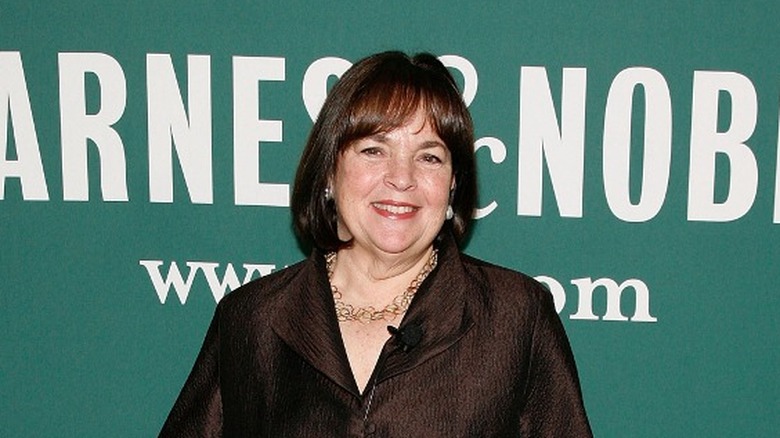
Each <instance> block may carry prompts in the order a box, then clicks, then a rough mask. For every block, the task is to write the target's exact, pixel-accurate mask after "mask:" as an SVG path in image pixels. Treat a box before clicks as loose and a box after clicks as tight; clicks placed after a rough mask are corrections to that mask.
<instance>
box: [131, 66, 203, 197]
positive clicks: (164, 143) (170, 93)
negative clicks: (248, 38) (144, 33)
mask: <svg viewBox="0 0 780 438" xmlns="http://www.w3.org/2000/svg"><path fill="white" fill-rule="evenodd" d="M210 62H211V61H210V58H209V57H208V56H195V55H190V56H187V103H188V106H189V118H188V117H187V111H185V109H184V104H183V103H182V98H181V93H180V92H179V85H178V83H177V81H176V73H175V72H174V70H173V63H172V62H171V56H170V55H163V54H149V55H147V56H146V78H147V81H148V85H147V87H148V93H147V101H148V121H149V123H148V129H149V198H150V200H151V201H152V202H173V157H172V155H173V147H172V146H173V143H175V144H176V154H177V156H178V157H179V163H180V164H181V171H182V174H183V175H184V181H185V183H186V185H187V190H188V191H189V194H190V199H191V200H192V202H194V203H196V204H211V203H213V199H214V198H213V188H212V169H211V166H212V164H211V162H212V160H211V64H210Z"/></svg>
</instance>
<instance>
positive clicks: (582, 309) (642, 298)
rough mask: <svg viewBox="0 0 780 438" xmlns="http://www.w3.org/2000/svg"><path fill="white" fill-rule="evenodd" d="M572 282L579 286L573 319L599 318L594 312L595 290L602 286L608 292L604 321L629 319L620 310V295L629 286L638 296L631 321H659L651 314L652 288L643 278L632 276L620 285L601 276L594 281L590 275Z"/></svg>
mask: <svg viewBox="0 0 780 438" xmlns="http://www.w3.org/2000/svg"><path fill="white" fill-rule="evenodd" d="M571 283H572V284H573V285H575V286H577V291H578V293H579V303H578V308H577V313H575V314H573V315H571V316H570V318H571V319H585V320H598V319H599V317H598V316H596V315H595V314H594V313H593V290H594V289H596V288H597V287H599V286H601V287H603V288H604V289H605V290H606V292H607V312H606V313H605V314H604V318H603V319H604V321H627V320H628V318H626V317H625V316H623V314H622V313H621V311H620V296H621V295H622V294H623V290H625V289H626V288H627V287H631V288H633V289H634V294H635V297H636V298H635V308H634V316H632V317H631V321H636V322H656V321H657V319H656V318H655V317H654V316H651V315H650V290H649V289H648V287H647V285H646V284H645V283H644V282H643V281H642V280H639V279H635V278H631V279H628V280H626V281H624V282H623V283H621V284H620V285H618V284H617V282H615V281H614V280H612V279H610V278H599V279H597V280H596V281H592V280H591V279H590V277H586V278H577V279H574V280H572V281H571Z"/></svg>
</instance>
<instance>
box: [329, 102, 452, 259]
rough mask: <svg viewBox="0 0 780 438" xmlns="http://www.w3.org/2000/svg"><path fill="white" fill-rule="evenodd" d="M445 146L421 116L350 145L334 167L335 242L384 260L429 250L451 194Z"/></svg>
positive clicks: (422, 114)
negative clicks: (387, 256)
mask: <svg viewBox="0 0 780 438" xmlns="http://www.w3.org/2000/svg"><path fill="white" fill-rule="evenodd" d="M454 182H455V180H454V178H453V173H452V160H451V157H450V152H449V150H448V149H447V146H446V145H445V144H444V141H442V139H441V138H439V136H438V134H436V132H435V131H434V130H433V129H432V127H431V126H430V125H429V124H428V123H427V121H426V118H425V115H424V113H423V112H422V111H421V110H419V111H418V112H417V113H416V114H415V116H414V117H413V118H412V119H411V120H410V121H409V122H408V123H407V124H406V125H404V126H402V127H400V128H398V129H395V130H392V131H389V132H385V133H379V134H376V135H372V136H369V137H366V138H363V139H360V140H357V141H355V142H353V143H352V144H350V145H348V146H347V148H346V149H345V150H344V152H343V153H342V154H341V156H340V157H339V160H338V165H337V166H336V175H335V178H334V184H333V191H334V198H335V201H336V206H337V210H338V219H339V228H338V231H339V237H340V238H341V239H342V240H348V239H353V244H354V245H355V247H357V248H360V249H363V250H368V251H370V252H379V253H383V254H395V255H399V254H400V255H402V254H404V253H408V254H414V253H416V252H420V251H423V250H425V249H426V248H427V247H428V246H430V245H431V244H432V242H433V240H434V239H435V238H436V235H437V234H438V233H439V230H440V229H441V227H442V224H443V223H444V219H445V213H446V210H447V205H448V203H449V194H450V190H451V189H453V188H454Z"/></svg>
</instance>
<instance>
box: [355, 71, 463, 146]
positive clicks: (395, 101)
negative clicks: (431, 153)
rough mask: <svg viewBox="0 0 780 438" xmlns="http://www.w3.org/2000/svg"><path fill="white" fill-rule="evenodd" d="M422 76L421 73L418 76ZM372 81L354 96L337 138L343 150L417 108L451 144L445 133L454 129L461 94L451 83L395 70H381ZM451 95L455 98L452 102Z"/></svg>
mask: <svg viewBox="0 0 780 438" xmlns="http://www.w3.org/2000/svg"><path fill="white" fill-rule="evenodd" d="M421 76H422V77H421ZM373 79H374V80H373V81H371V82H372V83H369V84H366V85H365V86H364V87H363V88H362V90H360V91H359V92H358V93H356V94H355V96H354V101H353V102H352V103H351V105H349V107H350V112H349V116H348V120H347V121H346V124H347V126H346V129H345V130H344V132H343V136H342V138H341V139H340V141H339V143H340V144H339V149H340V150H341V151H343V150H344V149H345V148H346V147H347V146H348V145H349V144H350V143H352V142H354V141H356V140H359V139H361V138H365V137H368V136H371V135H374V134H378V133H380V132H389V131H392V130H394V129H397V128H400V127H402V126H404V125H405V124H406V123H408V122H409V121H410V120H411V119H412V118H413V117H414V116H415V115H416V114H417V112H418V111H423V113H424V114H425V118H426V120H427V122H428V123H429V124H430V126H431V128H432V129H433V130H434V131H436V133H437V135H439V136H440V137H441V138H442V140H444V141H445V143H447V147H450V145H449V142H448V138H447V137H450V135H448V134H449V133H451V132H456V131H457V128H456V127H455V126H449V125H452V122H453V121H455V120H459V119H460V117H458V116H459V115H460V114H459V111H458V110H459V108H460V106H459V105H458V102H457V100H458V99H460V95H459V94H458V93H457V91H455V90H454V89H453V88H452V85H450V84H447V83H442V81H441V79H440V78H439V79H438V80H436V81H435V80H433V78H430V77H428V75H421V74H420V72H419V70H418V71H416V72H404V71H395V70H390V69H388V70H384V71H380V72H379V74H378V75H377V77H375V78H373ZM453 99H454V100H456V102H453Z"/></svg>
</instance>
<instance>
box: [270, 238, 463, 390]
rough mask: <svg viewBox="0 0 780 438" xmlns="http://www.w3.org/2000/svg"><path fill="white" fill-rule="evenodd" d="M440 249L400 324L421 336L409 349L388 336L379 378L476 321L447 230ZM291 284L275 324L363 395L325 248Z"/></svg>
mask: <svg viewBox="0 0 780 438" xmlns="http://www.w3.org/2000/svg"><path fill="white" fill-rule="evenodd" d="M438 249H439V255H438V257H439V261H438V264H437V266H436V269H434V271H433V272H431V273H430V274H429V275H428V277H427V278H426V279H425V281H424V282H423V284H422V285H421V286H420V289H419V290H418V291H417V294H416V295H415V298H414V300H413V301H412V303H411V305H410V306H409V310H408V311H407V312H406V315H405V316H404V318H403V320H402V321H401V323H400V326H399V328H400V329H404V328H405V327H408V326H410V325H417V326H419V327H420V328H421V329H422V338H421V340H420V342H419V344H417V345H415V346H414V347H412V348H411V349H409V350H408V351H403V349H402V345H401V344H400V342H398V340H397V339H395V338H393V339H391V340H390V341H388V343H387V344H386V345H385V347H384V349H383V350H382V354H381V356H380V358H379V361H378V364H377V369H375V370H374V377H373V378H374V379H376V382H382V381H384V380H386V379H389V378H391V377H393V376H397V375H399V374H402V373H405V372H408V371H410V370H412V369H414V368H416V367H418V366H420V365H421V364H422V363H424V362H425V361H427V360H428V359H430V358H432V357H434V356H436V355H438V354H440V353H441V352H443V351H445V350H446V349H447V348H449V347H450V346H452V345H453V344H455V343H456V342H458V340H460V339H461V338H462V337H463V335H465V334H466V332H467V331H468V330H469V329H470V328H471V327H472V326H473V324H474V321H473V317H472V311H471V309H470V308H469V304H468V303H467V293H466V292H467V290H468V288H469V281H468V279H467V276H466V273H465V271H464V268H463V265H462V262H461V259H460V253H459V251H458V248H457V245H456V244H455V241H454V239H453V238H452V236H451V235H449V234H448V233H445V234H444V235H443V237H442V239H441V241H440V242H439V243H438ZM287 289H288V291H287V293H286V296H285V297H284V299H282V300H281V301H280V302H279V303H278V307H277V308H276V309H274V312H273V314H274V317H273V319H272V321H271V327H272V328H273V330H274V331H275V332H276V334H277V335H278V336H279V337H280V338H281V339H282V340H283V341H284V342H285V343H286V344H287V345H288V346H289V347H290V348H292V349H293V350H294V351H295V352H296V353H297V354H299V355H300V356H301V357H302V358H303V359H304V360H306V361H307V362H308V363H309V364H310V365H311V366H313V367H314V368H316V369H317V370H319V371H320V372H322V373H323V374H324V375H325V376H327V377H328V378H330V379H331V380H333V381H334V382H335V383H336V384H338V385H339V386H341V387H342V388H344V389H345V390H347V391H349V392H350V393H352V394H354V395H355V396H358V397H359V396H360V391H359V390H358V388H357V384H356V383H355V379H354V376H353V375H352V370H351V368H350V366H349V361H348V359H347V353H346V350H345V348H344V343H343V340H342V338H341V331H340V329H339V323H338V321H337V319H336V313H335V311H334V302H333V296H332V294H331V290H330V285H329V283H328V278H327V272H326V269H325V261H324V257H323V254H322V253H321V252H319V251H316V250H315V251H314V252H313V254H312V256H311V257H310V258H309V259H308V260H307V261H306V262H304V266H303V268H302V270H301V272H300V273H299V275H297V276H296V277H294V278H293V279H292V281H291V282H290V283H289V286H288V287H287Z"/></svg>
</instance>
